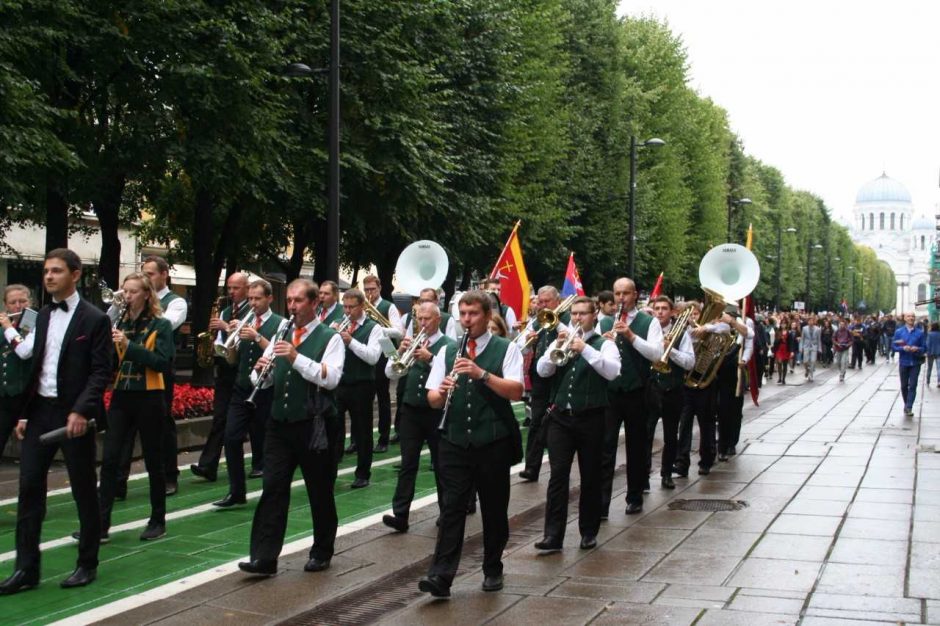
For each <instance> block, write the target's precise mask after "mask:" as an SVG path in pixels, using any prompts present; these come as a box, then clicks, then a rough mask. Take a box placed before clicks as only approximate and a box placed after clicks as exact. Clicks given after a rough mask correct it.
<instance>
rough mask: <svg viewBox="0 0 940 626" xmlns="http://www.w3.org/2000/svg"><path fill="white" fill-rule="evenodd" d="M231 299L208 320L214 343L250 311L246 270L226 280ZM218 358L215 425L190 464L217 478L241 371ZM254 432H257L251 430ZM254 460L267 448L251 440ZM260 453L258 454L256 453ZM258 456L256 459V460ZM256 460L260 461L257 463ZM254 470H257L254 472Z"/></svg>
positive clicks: (201, 474)
mask: <svg viewBox="0 0 940 626" xmlns="http://www.w3.org/2000/svg"><path fill="white" fill-rule="evenodd" d="M225 288H226V291H227V293H228V299H229V302H230V303H231V304H230V305H229V306H227V307H225V308H224V309H222V310H221V311H219V316H218V317H213V318H212V319H210V320H209V330H210V331H212V332H214V333H215V334H216V335H215V345H218V346H223V345H225V342H226V341H227V340H228V332H229V330H230V329H234V328H235V325H236V324H237V323H238V321H239V320H240V319H242V318H243V317H244V316H246V315H248V314H249V309H250V308H251V307H250V306H249V305H248V275H247V274H245V273H244V272H235V273H234V274H232V275H231V276H229V277H228V280H226V281H225ZM213 361H215V385H214V386H215V395H214V396H213V397H212V428H211V429H210V431H209V437H208V438H207V439H206V445H205V446H203V448H202V452H201V453H200V454H199V461H198V462H197V463H195V464H194V465H190V466H189V471H191V472H192V473H193V474H195V475H196V476H199V477H201V478H205V479H206V480H208V481H209V482H215V481H216V478H217V476H218V471H219V459H220V458H221V457H222V449H223V447H224V446H225V424H226V421H227V418H228V408H229V403H230V402H231V401H232V389H233V388H234V386H235V377H236V375H237V374H238V366H237V365H229V364H228V362H227V361H226V360H225V359H224V358H222V357H219V356H216V357H215V358H214V359H213ZM252 435H254V433H252ZM251 443H252V446H251V451H252V455H251V462H252V466H253V467H258V468H260V467H261V466H262V465H261V463H260V461H261V460H263V459H264V452H263V450H262V448H261V446H260V445H255V443H256V442H255V441H254V440H252V442H251ZM256 455H257V457H256ZM256 458H257V461H256V460H255V459H256ZM256 464H257V465H256ZM252 473H254V472H252Z"/></svg>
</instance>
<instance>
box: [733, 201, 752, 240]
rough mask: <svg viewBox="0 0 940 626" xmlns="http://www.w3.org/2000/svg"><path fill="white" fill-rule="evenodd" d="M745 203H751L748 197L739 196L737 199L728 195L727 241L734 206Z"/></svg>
mask: <svg viewBox="0 0 940 626" xmlns="http://www.w3.org/2000/svg"><path fill="white" fill-rule="evenodd" d="M747 204H751V199H750V198H739V199H738V200H735V199H734V198H732V197H731V196H730V195H729V196H728V241H729V242H730V241H731V214H732V212H734V207H736V206H744V205H747Z"/></svg>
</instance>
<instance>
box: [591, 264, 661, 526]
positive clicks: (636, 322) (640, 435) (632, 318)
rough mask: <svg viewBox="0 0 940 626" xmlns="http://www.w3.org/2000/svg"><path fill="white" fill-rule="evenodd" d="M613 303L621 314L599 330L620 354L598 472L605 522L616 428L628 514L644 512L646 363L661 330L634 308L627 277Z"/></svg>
mask: <svg viewBox="0 0 940 626" xmlns="http://www.w3.org/2000/svg"><path fill="white" fill-rule="evenodd" d="M614 298H615V299H616V300H617V305H618V308H620V310H621V313H620V317H619V319H617V320H616V321H614V320H612V319H608V320H605V322H606V323H605V324H604V325H602V327H601V329H602V330H604V332H607V333H611V335H610V336H611V337H613V338H614V340H615V341H616V343H617V347H618V349H619V350H620V363H621V366H620V375H619V376H618V377H617V378H615V379H614V380H613V381H611V383H610V385H609V387H608V394H609V396H610V405H609V406H608V408H607V417H606V423H605V435H604V462H603V467H602V471H601V487H602V489H603V492H602V507H601V517H602V518H606V517H607V512H608V510H609V508H610V498H611V493H612V491H613V482H614V468H615V466H616V461H617V446H618V443H619V440H620V425H621V424H623V426H624V431H625V434H626V448H627V497H626V500H627V508H626V513H627V515H631V514H635V513H639V512H640V511H642V510H643V490H644V489H645V488H647V487H648V485H649V474H648V473H647V470H646V457H647V446H648V442H647V435H646V428H647V421H648V420H649V411H648V410H647V403H646V382H647V380H648V379H649V375H650V364H651V363H652V362H653V361H656V360H658V359H659V358H660V357H662V355H663V331H662V326H660V325H659V324H654V323H653V318H652V317H650V316H649V315H647V314H646V313H643V312H642V311H640V310H638V309H637V308H636V303H637V291H636V285H635V284H634V282H633V281H632V280H631V279H629V278H618V279H617V280H616V281H614ZM610 322H613V324H610Z"/></svg>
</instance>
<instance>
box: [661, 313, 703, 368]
mask: <svg viewBox="0 0 940 626" xmlns="http://www.w3.org/2000/svg"><path fill="white" fill-rule="evenodd" d="M694 309H695V307H693V306H687V307H685V310H684V311H682V313H680V314H679V316H678V317H677V318H676V319H675V321H674V322H673V323H672V328H670V329H669V332H668V333H667V334H666V336H665V337H664V342H665V344H666V347H665V348H664V349H663V355H662V356H661V357H660V358H659V360H658V361H656V362H655V363H653V366H652V367H653V369H654V370H655V371H657V372H659V373H660V374H668V373H669V372H671V371H672V366H671V365H670V364H669V354H670V353H671V352H672V349H673V348H674V347H675V345H676V342H678V341H681V340H682V335H684V334H685V330H686V328H688V326H689V321H690V320H691V319H692V311H693V310H694Z"/></svg>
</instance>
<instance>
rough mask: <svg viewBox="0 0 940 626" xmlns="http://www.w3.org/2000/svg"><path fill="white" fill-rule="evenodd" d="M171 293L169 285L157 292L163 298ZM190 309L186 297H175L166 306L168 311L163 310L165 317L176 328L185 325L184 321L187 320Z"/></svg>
mask: <svg viewBox="0 0 940 626" xmlns="http://www.w3.org/2000/svg"><path fill="white" fill-rule="evenodd" d="M168 293H170V288H169V287H164V288H163V289H161V290H160V291H158V292H157V298H161V299H162V298H163V296H165V295H166V294H168ZM188 311H189V305H188V304H186V299H185V298H173V300H172V301H171V302H170V303H169V304H168V305H167V306H166V311H164V312H163V317H164V318H165V319H167V320H169V321H170V325H171V326H172V327H173V330H176V329H177V328H179V327H180V326H182V325H183V322H185V321H186V313H187V312H188Z"/></svg>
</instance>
